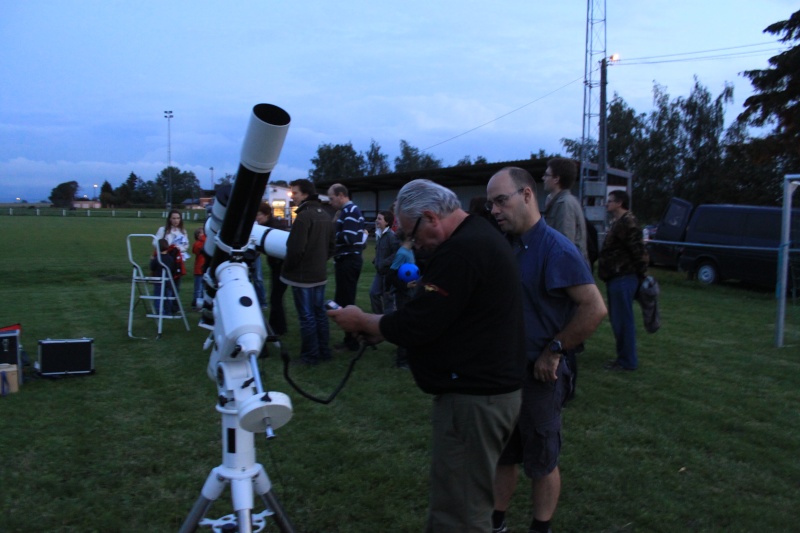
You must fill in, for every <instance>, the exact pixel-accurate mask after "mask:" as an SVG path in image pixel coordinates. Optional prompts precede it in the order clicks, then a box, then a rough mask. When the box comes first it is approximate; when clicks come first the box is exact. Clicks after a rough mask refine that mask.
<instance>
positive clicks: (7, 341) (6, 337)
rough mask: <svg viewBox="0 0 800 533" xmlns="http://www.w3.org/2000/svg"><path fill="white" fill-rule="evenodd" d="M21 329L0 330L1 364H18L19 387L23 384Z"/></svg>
mask: <svg viewBox="0 0 800 533" xmlns="http://www.w3.org/2000/svg"><path fill="white" fill-rule="evenodd" d="M19 331H20V330H19V329H5V330H3V331H0V364H8V365H16V368H17V386H18V387H19V386H22V345H21V344H20V343H19ZM4 368H5V367H4Z"/></svg>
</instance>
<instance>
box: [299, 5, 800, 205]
mask: <svg viewBox="0 0 800 533" xmlns="http://www.w3.org/2000/svg"><path fill="white" fill-rule="evenodd" d="M764 32H765V33H769V34H772V35H777V36H779V39H778V40H779V41H780V42H782V43H786V44H793V46H791V47H789V48H787V49H786V50H785V51H783V52H781V53H780V54H778V55H776V56H774V57H771V58H770V59H769V67H768V68H766V69H757V70H748V71H745V72H744V73H743V74H744V76H745V77H746V78H748V79H749V80H750V82H751V84H752V85H753V89H754V94H753V95H752V96H750V97H749V98H747V100H745V102H744V108H745V110H744V111H743V112H742V113H741V114H740V115H739V116H738V117H737V119H736V120H735V121H734V122H733V124H731V125H730V126H729V127H728V128H727V129H726V128H725V126H724V118H725V106H726V105H727V104H730V103H731V102H732V101H733V86H732V85H730V84H726V85H725V87H724V88H723V90H722V92H721V93H720V94H718V95H716V96H714V95H712V94H711V92H710V91H709V90H708V88H706V87H704V86H703V85H702V84H701V83H700V81H699V80H698V79H697V78H696V77H695V82H694V86H693V87H692V90H691V92H690V94H689V96H688V97H677V98H670V95H669V94H668V93H667V89H666V88H665V87H663V86H661V85H658V84H655V85H654V86H653V110H652V111H650V112H649V113H638V112H637V111H636V110H634V109H633V108H632V107H630V106H629V105H628V104H627V103H626V102H625V100H624V99H623V98H622V97H621V96H620V95H619V94H616V93H615V95H614V98H613V99H612V101H611V103H610V105H609V108H608V115H607V117H608V119H607V130H608V133H607V141H608V143H607V151H608V153H607V157H608V164H609V165H610V166H612V167H616V168H620V169H624V170H627V171H629V172H632V173H633V175H634V179H633V201H634V204H635V205H636V211H637V215H639V217H640V218H641V219H643V220H656V219H658V217H660V215H661V213H662V212H663V210H664V208H665V206H666V204H667V203H668V202H669V199H670V198H671V197H673V196H678V197H681V198H684V199H686V200H689V201H691V202H693V203H695V204H700V203H736V204H755V205H778V204H779V203H780V201H781V197H782V194H783V188H782V184H783V176H784V175H785V174H788V173H798V172H800V45H799V44H798V42H799V41H800V11H797V12H795V13H793V14H792V15H791V17H790V18H789V19H788V20H785V21H781V22H776V23H775V24H772V25H770V26H768V27H767V28H766V29H765V30H764ZM754 129H755V132H754ZM561 144H562V147H563V149H564V150H565V151H566V152H567V155H569V156H571V157H573V158H575V159H580V152H581V140H580V139H561ZM586 149H587V150H589V160H592V161H597V141H596V140H590V141H589V142H588V145H587V147H586ZM546 157H548V155H547V154H545V152H544V151H543V150H539V151H538V153H536V154H534V153H531V158H546ZM311 162H312V164H313V165H314V167H313V168H312V169H311V170H310V171H309V178H310V179H311V180H312V181H326V182H330V181H346V180H347V179H348V178H360V177H365V176H374V175H379V174H386V173H388V172H391V169H390V166H389V163H388V157H387V156H386V155H385V154H383V153H381V149H380V145H378V144H377V143H376V142H375V141H374V140H373V141H372V142H371V144H370V148H369V150H367V151H366V152H365V153H358V152H356V150H355V149H354V148H353V146H352V144H351V143H347V144H337V145H332V144H323V145H320V146H319V148H318V149H317V155H316V157H314V158H313V159H312V160H311ZM394 163H395V165H394V172H404V171H409V170H426V169H433V168H440V167H441V166H442V162H441V160H438V159H435V158H434V157H433V156H431V155H429V154H425V153H423V152H421V151H420V150H419V149H417V148H414V147H413V146H410V145H409V144H408V143H407V142H406V141H400V155H399V156H398V157H397V158H395V160H394ZM479 163H486V159H485V158H483V157H480V156H479V157H478V158H477V159H476V160H475V161H474V162H473V161H471V159H470V158H469V156H467V157H465V158H463V159H461V160H460V161H459V162H458V163H457V165H465V164H466V165H469V164H479Z"/></svg>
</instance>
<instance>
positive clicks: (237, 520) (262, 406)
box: [180, 336, 294, 533]
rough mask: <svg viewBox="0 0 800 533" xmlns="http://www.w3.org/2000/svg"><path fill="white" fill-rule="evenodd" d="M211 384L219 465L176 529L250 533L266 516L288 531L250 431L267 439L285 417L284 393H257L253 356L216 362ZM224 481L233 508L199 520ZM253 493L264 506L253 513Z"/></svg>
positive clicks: (286, 399) (286, 402)
mask: <svg viewBox="0 0 800 533" xmlns="http://www.w3.org/2000/svg"><path fill="white" fill-rule="evenodd" d="M269 338H273V337H272V336H271V337H269ZM275 344H278V343H277V342H276V343H275ZM217 383H218V388H219V390H220V396H219V400H218V403H217V406H216V409H217V411H218V412H220V414H221V415H222V464H221V465H219V466H217V467H215V468H213V469H212V470H211V473H210V474H209V475H208V478H206V481H205V484H204V485H203V489H202V491H201V493H200V496H199V497H198V499H197V501H196V502H195V504H194V506H193V507H192V509H191V511H190V512H189V515H188V516H187V517H186V520H185V521H184V523H183V525H182V526H181V529H180V533H190V532H194V531H196V530H197V528H198V527H199V526H210V527H211V528H212V529H213V531H214V532H215V533H222V532H228V531H230V532H234V531H235V532H238V533H256V532H259V531H262V530H263V529H264V528H265V527H266V525H267V518H269V517H272V518H273V520H274V521H275V522H276V524H277V526H278V529H279V530H280V531H281V532H282V533H294V527H293V526H292V523H291V522H290V521H289V519H288V517H287V516H286V513H285V512H284V510H283V508H282V507H281V505H280V503H279V502H278V499H277V497H276V496H275V495H274V494H273V492H272V482H271V481H270V479H269V476H268V475H267V473H266V471H265V470H264V467H263V466H262V465H261V464H259V463H257V462H256V457H255V455H256V454H255V433H256V432H260V433H265V434H266V436H267V438H268V439H270V438H273V437H274V436H275V435H274V432H273V427H280V426H282V425H283V424H285V423H286V422H287V421H288V420H289V418H291V409H292V408H291V401H290V399H289V397H288V396H286V395H285V394H283V393H280V392H274V391H270V392H264V391H263V388H262V386H261V379H260V376H259V374H258V364H257V362H256V355H255V354H251V355H250V356H248V357H247V359H246V360H245V358H244V357H242V360H241V361H224V362H219V363H218V365H217ZM226 485H230V488H231V499H232V501H233V509H234V511H235V512H234V513H233V514H229V515H226V516H223V517H221V518H218V519H209V518H205V515H206V513H207V512H208V510H209V509H210V508H211V505H212V504H213V503H214V501H215V500H217V499H218V498H219V497H220V495H221V494H222V492H223V490H224V489H225V486H226ZM254 493H255V494H257V495H258V496H259V497H260V498H261V500H262V502H263V504H264V506H265V509H264V510H263V511H261V512H259V513H253V503H254Z"/></svg>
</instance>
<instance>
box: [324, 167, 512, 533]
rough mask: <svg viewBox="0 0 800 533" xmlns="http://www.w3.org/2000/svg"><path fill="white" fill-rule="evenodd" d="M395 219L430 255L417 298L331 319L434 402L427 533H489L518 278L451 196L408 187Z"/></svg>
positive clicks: (492, 232) (505, 255) (503, 246)
mask: <svg viewBox="0 0 800 533" xmlns="http://www.w3.org/2000/svg"><path fill="white" fill-rule="evenodd" d="M395 209H396V215H397V217H398V222H399V225H400V228H401V229H402V231H403V232H404V233H405V234H407V235H409V237H410V238H411V240H412V241H413V242H414V247H415V248H417V249H420V250H424V251H430V252H431V255H430V259H429V261H428V263H427V266H426V268H425V272H424V275H423V277H422V279H421V280H419V281H418V284H419V288H418V290H417V293H416V295H415V296H414V297H413V298H412V299H411V300H409V301H408V302H407V303H406V304H405V306H404V307H402V308H401V309H398V310H397V311H395V312H393V313H390V314H386V315H376V314H368V313H364V312H363V311H362V310H361V309H359V308H358V307H356V306H352V305H351V306H347V307H345V308H344V309H338V310H334V311H328V315H329V316H330V317H331V318H332V319H333V320H334V321H335V322H336V323H337V324H338V325H339V326H340V327H341V328H342V329H343V330H345V331H346V332H351V333H354V334H360V335H362V336H364V337H365V338H366V339H367V340H368V341H372V342H378V341H381V340H384V339H385V340H387V341H389V342H392V343H393V344H397V345H401V346H403V347H405V348H406V349H407V350H408V364H409V367H410V369H411V372H412V374H413V376H414V380H415V381H416V383H417V385H418V386H419V388H420V389H421V390H422V391H423V392H425V393H428V394H432V395H433V399H434V401H433V415H432V422H433V443H432V454H431V455H432V458H431V470H430V476H431V478H430V508H429V514H428V523H427V526H426V531H427V532H429V533H433V532H435V533H473V532H474V533H486V532H487V531H490V530H491V513H492V508H493V504H494V495H493V481H494V475H495V469H496V465H497V461H498V459H499V457H500V452H501V451H502V449H503V447H504V446H505V443H506V442H507V441H508V440H509V438H510V436H511V432H512V431H513V428H514V424H515V422H516V419H517V415H518V413H519V406H520V386H521V383H522V375H523V369H524V365H525V360H524V350H523V343H524V339H523V323H522V299H521V295H520V291H519V273H518V270H517V267H516V263H515V260H514V256H513V253H512V251H511V249H510V247H509V246H508V243H507V242H506V241H505V240H504V239H503V237H502V235H501V234H500V233H499V232H498V231H497V230H496V229H495V228H494V227H492V225H491V224H490V223H489V222H488V221H486V220H484V219H482V218H481V217H478V216H472V215H469V214H467V213H466V212H465V211H464V210H462V209H461V204H460V202H459V200H458V197H457V196H456V195H455V193H453V192H452V191H450V190H449V189H446V188H445V187H442V186H440V185H437V184H435V183H433V182H431V181H428V180H414V181H412V182H410V183H408V184H406V185H405V186H404V187H403V188H402V189H401V190H400V192H399V194H398V196H397V202H396V208H395Z"/></svg>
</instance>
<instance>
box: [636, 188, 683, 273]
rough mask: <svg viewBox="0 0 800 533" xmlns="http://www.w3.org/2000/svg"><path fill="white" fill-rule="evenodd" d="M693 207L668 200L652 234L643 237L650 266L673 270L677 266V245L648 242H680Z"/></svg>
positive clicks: (678, 250) (675, 199)
mask: <svg viewBox="0 0 800 533" xmlns="http://www.w3.org/2000/svg"><path fill="white" fill-rule="evenodd" d="M692 210H693V206H692V204H691V203H690V202H687V201H686V200H681V199H680V198H673V199H672V200H670V202H669V204H668V205H667V208H666V209H665V210H664V214H663V215H662V216H661V221H660V222H659V223H658V225H657V226H656V230H655V232H654V233H650V234H649V235H648V236H646V237H645V241H646V245H645V246H646V248H647V253H648V254H649V255H650V264H652V265H662V266H668V267H672V268H675V267H677V266H678V256H679V255H680V250H681V247H680V246H679V245H677V244H662V243H655V242H650V241H653V240H655V241H668V242H682V241H683V239H684V237H685V236H686V226H687V225H688V224H689V218H690V217H691V215H692Z"/></svg>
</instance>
